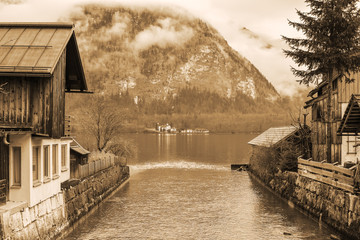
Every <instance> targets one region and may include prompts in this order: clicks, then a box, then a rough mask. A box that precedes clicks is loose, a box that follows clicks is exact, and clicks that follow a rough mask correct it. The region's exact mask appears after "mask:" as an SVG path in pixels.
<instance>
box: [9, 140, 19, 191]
mask: <svg viewBox="0 0 360 240" xmlns="http://www.w3.org/2000/svg"><path fill="white" fill-rule="evenodd" d="M15 150H19V153H20V154H19V156H20V157H19V158H18V159H15ZM11 152H12V153H11V154H12V171H11V172H12V173H11V174H12V176H11V187H21V146H13V147H11ZM16 162H17V163H18V165H19V166H15V165H16V164H15V163H16ZM17 175H18V178H19V182H18V181H17V179H16V178H17Z"/></svg>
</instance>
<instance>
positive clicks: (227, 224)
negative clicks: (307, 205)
mask: <svg viewBox="0 0 360 240" xmlns="http://www.w3.org/2000/svg"><path fill="white" fill-rule="evenodd" d="M133 137H134V139H136V141H137V143H138V144H139V149H140V150H141V152H140V153H139V157H138V159H136V160H134V161H133V163H132V166H131V179H130V182H129V183H128V184H127V185H126V186H125V187H124V188H122V189H121V190H119V191H118V192H117V193H116V194H115V195H114V196H113V197H111V198H110V199H108V200H107V201H105V202H104V204H102V205H101V207H100V208H99V209H98V210H97V211H96V212H95V213H94V214H93V215H92V216H91V217H90V218H88V219H87V220H86V221H85V222H84V223H83V224H81V225H80V226H79V227H78V228H77V229H76V230H75V231H74V232H73V233H72V234H71V235H70V236H69V237H68V238H67V239H329V236H330V234H331V233H332V231H331V230H329V229H327V228H320V227H319V226H318V224H317V223H316V222H314V221H312V220H311V219H310V218H308V217H306V216H304V215H302V214H301V213H299V212H298V211H297V210H295V209H292V208H290V207H289V206H288V205H287V204H286V203H284V202H283V201H281V200H280V199H279V198H278V197H276V196H274V195H273V194H272V193H270V192H268V191H267V190H266V189H265V188H263V187H262V186H261V185H259V184H258V183H257V182H256V181H253V180H252V179H251V178H250V177H249V175H248V174H247V173H246V172H234V171H230V167H229V164H228V163H229V162H234V161H236V160H238V159H243V158H244V156H246V154H248V153H244V151H248V146H247V145H246V149H241V147H240V148H239V146H245V144H246V142H247V141H248V139H246V137H244V136H242V138H241V137H239V136H233V135H227V136H226V135H215V136H211V135H209V136H182V137H179V136H177V135H170V136H166V135H159V136H158V135H150V136H148V135H146V136H144V135H137V136H133ZM248 137H249V136H248ZM241 139H242V140H241ZM234 140H237V141H242V142H235V143H234V142H233V141H234ZM244 142H245V143H244ZM159 146H160V147H159ZM239 149H240V150H241V151H243V152H241V151H240V150H239ZM234 156H235V157H234ZM284 233H288V234H291V235H284Z"/></svg>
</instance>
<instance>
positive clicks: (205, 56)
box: [69, 4, 278, 101]
mask: <svg viewBox="0 0 360 240" xmlns="http://www.w3.org/2000/svg"><path fill="white" fill-rule="evenodd" d="M69 20H71V21H73V22H74V23H75V26H76V35H77V40H78V44H79V48H80V52H81V55H82V59H83V62H84V66H85V70H86V71H87V78H88V80H89V81H90V87H92V88H94V89H97V90H101V91H103V92H104V93H106V94H121V93H123V92H129V93H130V94H131V95H133V96H137V97H138V98H140V99H142V98H143V99H149V98H151V99H154V98H155V99H165V98H166V97H167V96H176V94H177V93H178V91H179V90H180V89H183V88H186V87H195V88H197V89H199V90H207V91H211V92H215V93H217V94H219V95H221V96H223V97H225V98H229V99H231V98H235V97H237V96H238V95H239V94H241V95H245V96H247V97H250V98H252V99H254V100H256V99H258V98H261V99H267V100H269V101H270V100H274V99H276V98H277V97H278V93H277V91H276V90H275V88H274V87H273V86H272V85H271V83H269V81H268V80H267V79H266V78H265V77H264V76H263V75H262V74H261V73H260V71H259V70H258V69H257V68H256V67H255V66H254V65H253V64H252V63H251V62H250V61H248V60H247V59H246V58H245V57H244V56H241V55H240V54H239V53H238V52H236V51H235V50H234V49H232V48H231V47H230V46H229V45H228V43H227V42H226V41H225V40H224V38H223V37H222V36H221V35H220V34H219V33H218V31H216V30H215V29H214V28H213V27H212V26H210V25H209V24H208V23H206V22H204V21H202V20H201V19H198V18H196V17H195V16H192V15H190V14H189V13H187V12H185V11H184V10H181V9H174V8H165V7H151V8H145V7H139V6H136V7H123V6H114V5H107V6H106V5H97V4H90V5H82V6H80V7H78V8H76V11H73V13H72V14H71V16H70V18H69ZM243 30H244V31H246V29H243ZM249 33H251V32H250V31H249ZM265 47H271V45H268V46H267V45H265Z"/></svg>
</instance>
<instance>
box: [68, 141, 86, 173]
mask: <svg viewBox="0 0 360 240" xmlns="http://www.w3.org/2000/svg"><path fill="white" fill-rule="evenodd" d="M89 154H90V152H89V151H88V150H86V149H85V148H84V147H83V146H81V145H80V143H78V142H77V141H76V140H75V139H73V141H72V142H71V143H70V178H78V174H77V172H78V168H79V165H83V164H87V163H88V160H89Z"/></svg>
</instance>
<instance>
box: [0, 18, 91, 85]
mask: <svg viewBox="0 0 360 240" xmlns="http://www.w3.org/2000/svg"><path fill="white" fill-rule="evenodd" d="M65 49H66V52H67V61H66V62H67V63H66V64H67V73H66V74H67V88H68V89H78V90H87V86H86V81H85V76H84V71H83V68H82V64H81V59H80V54H79V50H78V46H77V43H76V38H75V33H74V25H73V24H72V23H61V22H53V23H4V22H3V23H0V75H3V76H4V75H5V76H8V75H21V76H23V75H25V76H35V75H51V74H53V73H54V70H55V67H56V65H57V63H58V61H59V59H60V57H61V54H62V53H63V52H64V50H65ZM70 57H71V61H68V58H70ZM71 81H72V82H71Z"/></svg>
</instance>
